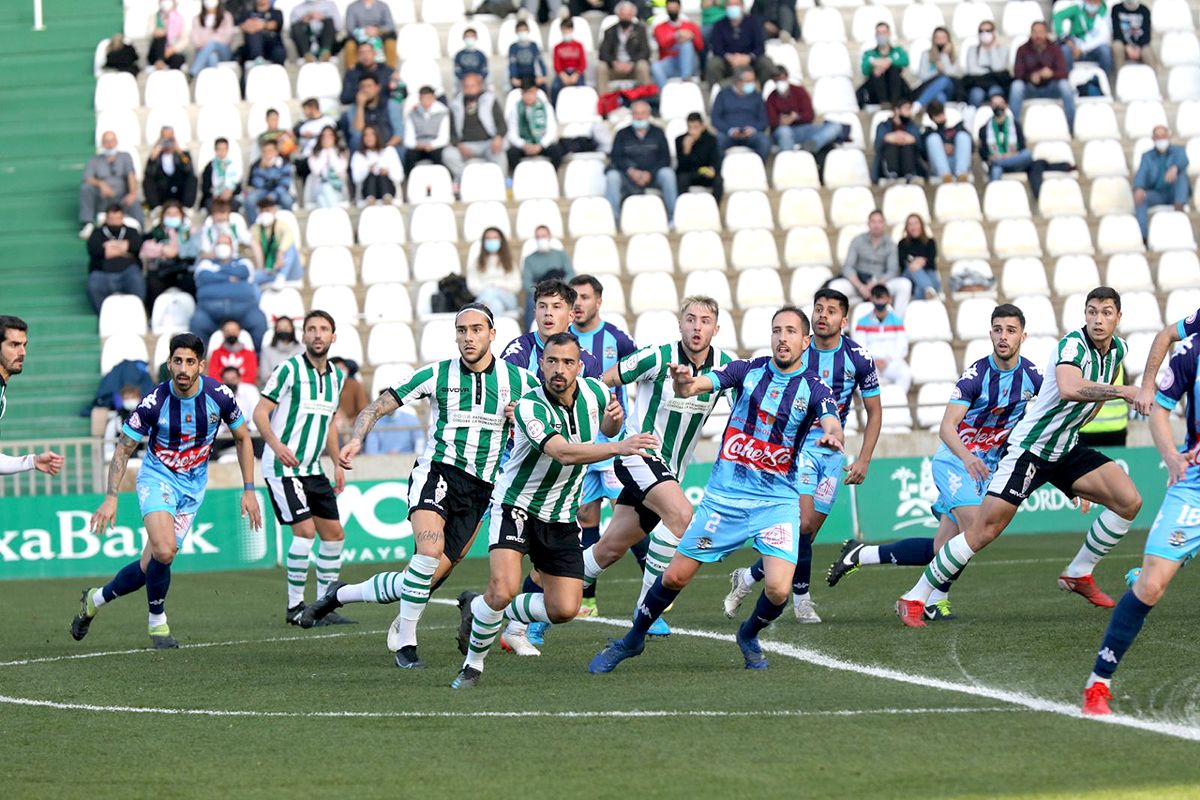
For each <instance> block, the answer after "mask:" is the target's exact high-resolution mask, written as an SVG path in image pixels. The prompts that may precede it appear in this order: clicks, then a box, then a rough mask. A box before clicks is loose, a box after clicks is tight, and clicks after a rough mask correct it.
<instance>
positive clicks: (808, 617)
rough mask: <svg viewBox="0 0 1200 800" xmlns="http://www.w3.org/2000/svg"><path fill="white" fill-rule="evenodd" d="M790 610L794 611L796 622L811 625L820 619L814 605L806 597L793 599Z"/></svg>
mask: <svg viewBox="0 0 1200 800" xmlns="http://www.w3.org/2000/svg"><path fill="white" fill-rule="evenodd" d="M792 611H794V612H796V621H797V622H800V623H804V624H808V625H812V624H815V623H818V622H820V621H821V618H820V617H819V616H817V607H816V605H814V604H813V601H812V600H809V599H808V598H807V597H806V598H804V599H803V600H794V601H793V602H792Z"/></svg>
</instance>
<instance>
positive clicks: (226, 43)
mask: <svg viewBox="0 0 1200 800" xmlns="http://www.w3.org/2000/svg"><path fill="white" fill-rule="evenodd" d="M236 32H237V27H236V26H235V25H234V24H233V14H230V13H229V11H228V10H227V9H226V8H225V4H224V3H222V2H221V0H204V3H203V8H202V9H201V10H200V13H199V14H197V15H196V18H195V19H194V20H192V31H191V40H192V68H191V72H192V77H193V78H194V77H196V76H197V75H199V74H200V70H204V69H208V68H209V67H215V66H217V65H218V64H220V63H221V62H222V61H232V60H233V36H234V34H235V33H236Z"/></svg>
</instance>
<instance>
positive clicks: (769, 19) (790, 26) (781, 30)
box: [750, 0, 800, 44]
mask: <svg viewBox="0 0 1200 800" xmlns="http://www.w3.org/2000/svg"><path fill="white" fill-rule="evenodd" d="M750 15H751V16H753V17H759V18H760V19H762V22H763V31H764V32H765V33H766V38H768V39H780V40H782V41H783V42H784V43H785V44H790V43H791V41H792V39H799V38H800V23H799V22H798V21H797V20H796V3H795V2H794V0H755V3H754V8H752V9H750Z"/></svg>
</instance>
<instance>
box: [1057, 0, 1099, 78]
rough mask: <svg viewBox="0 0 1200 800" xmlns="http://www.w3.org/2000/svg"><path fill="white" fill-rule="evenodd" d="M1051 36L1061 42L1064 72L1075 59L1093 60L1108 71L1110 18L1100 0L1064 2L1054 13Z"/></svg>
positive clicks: (1069, 68)
mask: <svg viewBox="0 0 1200 800" xmlns="http://www.w3.org/2000/svg"><path fill="white" fill-rule="evenodd" d="M1054 35H1055V36H1056V37H1057V38H1058V41H1059V43H1060V44H1061V45H1062V49H1063V57H1064V58H1065V59H1066V62H1067V72H1070V71H1071V67H1073V66H1075V62H1076V61H1094V62H1096V63H1097V64H1099V65H1100V68H1101V69H1102V70H1104V71H1105V73H1107V74H1109V75H1111V74H1112V68H1113V51H1112V39H1113V29H1112V20H1111V19H1110V18H1109V16H1108V8H1107V7H1106V6H1105V5H1104V2H1103V0H1083V2H1082V3H1078V4H1076V3H1067V4H1064V5H1063V6H1062V7H1061V8H1060V9H1059V10H1058V11H1056V12H1054Z"/></svg>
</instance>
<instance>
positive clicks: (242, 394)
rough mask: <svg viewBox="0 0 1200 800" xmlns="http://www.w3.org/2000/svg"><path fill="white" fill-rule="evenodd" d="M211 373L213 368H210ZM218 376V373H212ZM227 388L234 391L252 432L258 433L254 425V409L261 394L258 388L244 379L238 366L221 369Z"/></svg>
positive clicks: (222, 380)
mask: <svg viewBox="0 0 1200 800" xmlns="http://www.w3.org/2000/svg"><path fill="white" fill-rule="evenodd" d="M209 372H210V374H211V372H212V370H211V369H210V370H209ZM212 377H213V378H216V377H217V376H216V375H212ZM219 380H220V381H221V383H222V384H224V385H225V388H226V389H228V390H229V391H231V392H233V400H234V402H235V403H237V407H238V408H239V409H240V410H241V412H242V416H243V417H245V419H246V424H247V426H248V427H249V429H250V432H251V433H254V434H256V433H258V429H257V428H256V427H255V425H254V409H255V408H256V407H257V406H258V401H259V398H260V395H259V393H258V388H257V387H256V386H255V385H254V384H253V383H251V382H250V381H248V380H244V379H243V378H242V377H241V374H240V373H239V372H238V368H237V367H226V368H225V369H223V370H221V374H220V378H219Z"/></svg>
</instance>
